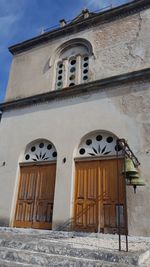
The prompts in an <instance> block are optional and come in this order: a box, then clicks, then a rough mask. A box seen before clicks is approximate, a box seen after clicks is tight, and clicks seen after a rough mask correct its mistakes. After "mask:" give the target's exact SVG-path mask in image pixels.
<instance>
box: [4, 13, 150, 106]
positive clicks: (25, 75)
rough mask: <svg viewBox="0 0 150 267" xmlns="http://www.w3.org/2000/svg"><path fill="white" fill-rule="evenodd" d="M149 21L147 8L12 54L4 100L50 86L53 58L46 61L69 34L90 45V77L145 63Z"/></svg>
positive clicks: (149, 48) (149, 52) (149, 50)
mask: <svg viewBox="0 0 150 267" xmlns="http://www.w3.org/2000/svg"><path fill="white" fill-rule="evenodd" d="M149 24H150V10H145V11H142V12H140V13H137V14H134V15H130V16H127V17H124V18H120V19H117V20H115V21H111V22H107V23H105V24H101V25H99V26H95V27H94V26H93V27H91V28H89V29H86V30H84V31H80V32H76V33H74V34H71V35H66V36H64V37H63V38H56V39H55V40H54V39H53V40H52V41H51V42H48V43H47V44H44V45H41V46H38V47H35V48H32V49H30V50H29V51H26V52H24V53H21V54H18V55H16V56H14V58H13V62H12V67H11V71H10V77H9V82H8V87H7V93H6V99H5V101H8V100H13V99H18V98H22V97H27V96H31V95H34V94H40V93H44V92H49V91H51V90H54V89H55V76H56V74H55V69H56V65H55V61H53V64H52V67H49V61H50V59H51V58H52V57H53V56H54V55H55V53H56V49H57V48H58V47H59V46H60V45H61V44H63V43H64V42H66V41H68V40H71V39H73V38H85V39H87V40H88V41H90V42H91V44H92V46H93V51H94V55H93V56H91V58H90V81H93V80H97V79H102V78H106V77H109V76H113V75H118V74H121V73H127V72H131V71H134V70H139V69H143V68H147V67H149V65H150V45H149V44H150V31H149ZM54 58H55V57H54Z"/></svg>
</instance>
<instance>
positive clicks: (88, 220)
mask: <svg viewBox="0 0 150 267" xmlns="http://www.w3.org/2000/svg"><path fill="white" fill-rule="evenodd" d="M97 175H98V163H97V162H92V164H90V163H89V162H84V163H82V162H81V163H76V190H75V215H74V217H75V225H74V228H75V230H81V231H91V232H95V231H96V230H97V227H98V216H97V212H98V211H97V184H96V181H97Z"/></svg>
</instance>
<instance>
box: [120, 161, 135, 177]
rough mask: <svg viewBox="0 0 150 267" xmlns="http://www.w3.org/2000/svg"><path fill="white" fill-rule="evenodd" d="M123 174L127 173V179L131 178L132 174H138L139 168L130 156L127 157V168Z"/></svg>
mask: <svg viewBox="0 0 150 267" xmlns="http://www.w3.org/2000/svg"><path fill="white" fill-rule="evenodd" d="M122 174H126V178H127V179H129V177H130V176H131V175H134V174H138V170H137V169H136V168H135V167H134V164H133V161H132V160H131V159H130V158H126V159H125V169H124V170H123V172H122Z"/></svg>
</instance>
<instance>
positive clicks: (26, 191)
mask: <svg viewBox="0 0 150 267" xmlns="http://www.w3.org/2000/svg"><path fill="white" fill-rule="evenodd" d="M55 176H56V164H55V163H53V164H45V165H35V166H21V167H20V183H19V191H18V199H17V205H16V212H15V219H14V224H13V225H14V226H15V227H23V228H26V227H30V228H38V229H51V228H52V216H53V202H54V190H55Z"/></svg>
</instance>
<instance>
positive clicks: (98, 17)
mask: <svg viewBox="0 0 150 267" xmlns="http://www.w3.org/2000/svg"><path fill="white" fill-rule="evenodd" d="M149 7H150V1H149V0H134V1H132V2H129V3H127V4H124V5H121V6H118V7H116V8H113V9H109V10H106V11H104V12H101V13H98V14H95V15H93V16H90V17H88V18H86V19H84V20H81V21H75V22H74V21H73V22H71V23H68V24H66V25H65V26H64V27H61V28H57V29H54V30H52V31H49V32H46V33H44V34H42V35H38V36H36V37H34V38H31V39H29V40H26V41H23V42H21V43H18V44H15V45H12V46H10V47H9V48H8V49H9V51H10V52H11V53H12V54H13V55H15V54H18V53H21V52H23V51H26V50H28V49H31V48H32V47H35V46H37V45H39V44H43V43H46V42H48V41H49V40H52V39H53V38H56V37H59V36H62V35H64V34H71V33H72V32H73V31H74V29H75V30H76V32H77V31H81V30H83V29H85V28H86V27H91V26H92V25H93V24H94V25H95V24H97V23H106V22H110V21H112V20H114V19H119V18H120V17H124V16H129V15H131V14H133V13H137V12H139V11H141V10H144V9H147V8H149Z"/></svg>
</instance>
